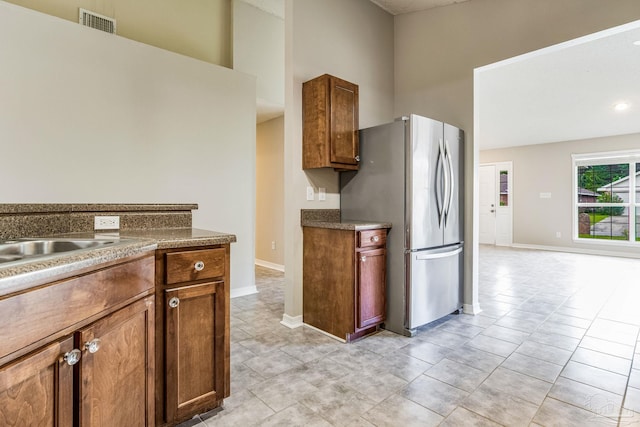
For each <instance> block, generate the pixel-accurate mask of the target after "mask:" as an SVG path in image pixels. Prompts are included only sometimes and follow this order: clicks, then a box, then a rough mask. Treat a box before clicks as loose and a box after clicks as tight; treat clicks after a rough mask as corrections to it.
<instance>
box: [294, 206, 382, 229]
mask: <svg viewBox="0 0 640 427" xmlns="http://www.w3.org/2000/svg"><path fill="white" fill-rule="evenodd" d="M300 225H302V226H303V227H316V228H331V229H334V230H354V231H360V230H376V229H379V228H391V223H390V222H377V221H360V220H347V219H340V210H339V209H302V210H301V211H300Z"/></svg>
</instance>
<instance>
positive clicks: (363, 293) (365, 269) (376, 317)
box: [356, 248, 387, 328]
mask: <svg viewBox="0 0 640 427" xmlns="http://www.w3.org/2000/svg"><path fill="white" fill-rule="evenodd" d="M386 267H387V257H386V249H384V248H382V249H372V250H368V251H361V252H358V282H357V285H356V291H357V295H356V320H357V327H358V328H366V327H368V326H372V325H375V324H378V323H380V322H382V321H384V319H385V313H386V304H385V301H386V298H385V294H386V289H385V283H386Z"/></svg>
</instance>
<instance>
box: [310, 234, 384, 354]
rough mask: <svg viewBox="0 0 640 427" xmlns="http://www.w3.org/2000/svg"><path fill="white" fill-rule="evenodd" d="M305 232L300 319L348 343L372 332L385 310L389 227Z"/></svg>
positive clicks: (381, 319)
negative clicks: (301, 317) (301, 313)
mask: <svg viewBox="0 0 640 427" xmlns="http://www.w3.org/2000/svg"><path fill="white" fill-rule="evenodd" d="M303 232H304V244H303V304H302V305H303V308H302V311H303V315H302V316H303V321H304V323H305V324H307V325H310V326H313V327H315V328H318V329H320V330H322V331H325V332H327V333H329V334H331V335H334V336H336V337H338V338H340V339H344V340H345V341H347V342H349V341H353V340H355V339H357V338H360V337H362V336H365V335H368V334H370V333H373V332H375V331H376V330H377V329H378V327H379V325H380V324H381V323H382V322H384V320H385V314H386V264H387V262H386V259H387V258H386V236H387V232H388V229H376V230H363V231H352V230H339V229H331V228H320V227H303Z"/></svg>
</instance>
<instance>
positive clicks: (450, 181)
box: [444, 141, 455, 227]
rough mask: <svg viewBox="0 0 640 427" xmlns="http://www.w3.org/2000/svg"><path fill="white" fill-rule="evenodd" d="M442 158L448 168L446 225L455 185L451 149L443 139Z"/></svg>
mask: <svg viewBox="0 0 640 427" xmlns="http://www.w3.org/2000/svg"><path fill="white" fill-rule="evenodd" d="M444 158H445V160H446V161H447V166H448V168H447V169H449V176H448V177H447V179H446V183H447V185H446V187H447V190H448V196H447V197H446V198H447V200H446V205H445V209H444V215H445V216H444V225H445V227H446V225H447V220H448V219H449V211H450V210H451V205H452V203H453V193H454V191H453V188H454V186H455V176H454V174H453V162H452V161H451V150H450V149H449V141H445V146H444Z"/></svg>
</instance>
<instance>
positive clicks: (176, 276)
mask: <svg viewBox="0 0 640 427" xmlns="http://www.w3.org/2000/svg"><path fill="white" fill-rule="evenodd" d="M228 283H229V245H220V246H216V247H208V248H206V249H189V248H186V249H185V248H181V249H178V250H164V251H158V252H157V255H156V298H157V299H156V304H157V315H156V316H157V318H156V362H157V363H156V405H157V411H156V424H157V425H167V426H169V425H175V424H178V423H180V422H182V421H184V420H187V419H190V418H192V417H193V416H194V415H196V414H199V413H202V412H206V411H208V410H211V409H214V408H216V407H218V406H220V405H221V404H222V400H223V398H225V397H227V396H229V355H230V353H229V321H228V319H229V295H228V291H227V286H228Z"/></svg>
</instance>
